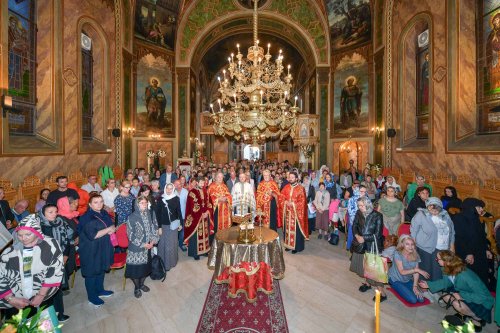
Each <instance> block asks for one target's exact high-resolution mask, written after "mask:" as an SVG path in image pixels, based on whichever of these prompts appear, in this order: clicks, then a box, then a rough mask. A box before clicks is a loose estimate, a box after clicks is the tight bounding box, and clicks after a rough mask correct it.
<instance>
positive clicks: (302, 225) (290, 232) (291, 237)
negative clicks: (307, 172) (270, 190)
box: [281, 184, 309, 250]
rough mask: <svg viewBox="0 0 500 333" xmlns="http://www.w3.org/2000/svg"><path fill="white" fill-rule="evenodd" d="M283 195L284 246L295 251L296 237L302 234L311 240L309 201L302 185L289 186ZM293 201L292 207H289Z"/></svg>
mask: <svg viewBox="0 0 500 333" xmlns="http://www.w3.org/2000/svg"><path fill="white" fill-rule="evenodd" d="M281 195H282V214H283V215H282V216H283V229H284V230H283V231H284V237H285V239H284V246H285V247H286V248H288V249H291V250H295V245H296V235H297V233H298V232H300V233H301V234H302V235H303V236H304V238H305V239H309V225H308V221H307V200H306V198H307V197H306V191H305V189H304V187H302V185H299V184H296V185H295V186H292V185H291V184H287V185H286V186H285V187H284V188H283V190H281ZM287 201H291V202H292V205H291V206H289V205H287Z"/></svg>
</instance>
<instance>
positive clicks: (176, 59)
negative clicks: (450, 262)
mask: <svg viewBox="0 0 500 333" xmlns="http://www.w3.org/2000/svg"><path fill="white" fill-rule="evenodd" d="M255 1H256V0H114V1H113V0H80V1H76V0H64V1H57V0H38V1H35V0H4V1H1V2H0V103H1V104H0V110H1V112H2V116H1V117H0V138H1V139H0V142H1V144H0V187H1V188H2V189H3V191H4V194H5V198H4V199H5V200H7V201H8V202H9V204H10V207H14V206H16V203H17V202H18V201H19V200H22V199H26V200H28V202H29V205H28V208H27V210H29V211H30V212H31V213H35V204H36V202H37V201H38V199H39V196H40V191H41V190H42V189H45V188H48V189H50V190H54V189H56V187H57V184H56V182H57V179H58V177H60V176H62V175H65V176H67V178H68V181H69V182H74V183H76V184H77V186H78V187H80V186H82V185H83V184H85V183H87V179H88V178H89V176H91V175H94V176H97V178H98V182H100V179H101V177H102V173H101V170H102V167H105V166H107V167H109V169H110V170H112V172H113V174H114V178H115V179H117V180H120V179H123V178H125V176H126V173H127V170H129V169H132V170H133V169H136V168H145V169H146V172H148V173H149V172H151V173H154V171H155V170H162V169H164V168H165V167H166V166H167V165H171V166H173V168H174V169H176V167H178V166H182V165H184V166H186V165H188V166H190V167H191V168H193V167H195V166H199V165H200V164H201V165H202V166H203V165H205V166H207V165H209V166H214V171H215V168H217V167H218V168H221V167H222V166H224V167H226V166H227V167H229V166H231V165H232V164H231V163H236V162H237V161H262V163H264V161H274V162H276V163H278V164H280V163H283V162H284V161H286V162H287V165H288V164H289V165H290V166H293V167H295V168H296V169H297V170H300V172H311V171H317V170H322V167H323V166H327V167H328V168H329V170H330V172H331V173H332V175H336V176H337V177H340V175H342V174H343V173H344V172H348V171H349V172H350V170H352V169H353V168H354V169H355V170H357V172H359V174H362V173H364V170H368V172H370V173H371V174H372V175H373V178H374V179H375V178H376V176H378V174H383V175H384V176H387V175H391V176H392V177H393V179H394V181H395V182H396V183H397V184H399V185H398V186H400V187H401V189H402V192H404V191H405V190H406V188H407V186H408V185H409V184H411V183H412V182H414V181H415V178H416V177H417V176H422V177H425V182H426V183H428V184H430V186H432V188H433V190H432V192H433V196H435V197H441V195H442V194H443V193H445V188H446V187H449V186H453V187H454V188H455V189H456V191H457V192H458V196H459V197H460V198H461V199H465V198H468V197H474V198H478V199H480V200H482V202H483V206H484V209H485V210H486V211H488V212H489V213H491V216H493V217H495V218H493V217H492V218H491V219H489V220H488V221H486V220H481V221H482V222H483V223H484V228H483V229H484V231H485V232H484V234H485V237H486V238H487V240H488V243H489V244H490V245H491V249H490V250H491V252H492V253H493V254H494V255H495V254H497V249H496V247H495V246H496V245H495V244H496V243H495V231H496V228H495V221H496V219H497V218H498V217H499V216H500V0H488V1H486V0H484V1H471V0H447V1H433V0H420V1H409V0H324V1H323V0H258V1H256V2H255ZM257 39H258V40H257ZM252 48H253V49H252ZM240 50H241V53H240ZM247 50H248V51H247ZM251 50H253V51H255V55H258V57H259V59H258V60H255V62H253V58H252V57H251V55H250V54H251ZM253 51H252V52H253ZM247 53H248V59H249V61H250V62H252V63H254V64H256V65H254V67H253V68H257V67H259V66H261V65H262V64H263V63H269V62H272V64H273V65H272V66H274V67H272V68H273V70H272V71H271V70H269V71H268V70H267V69H264V70H263V71H264V73H263V72H262V71H260V72H258V71H257V70H256V71H255V72H253V71H251V72H250V71H248V70H247V71H246V72H245V71H244V70H241V69H240V68H241V67H243V64H242V62H241V60H238V59H240V58H238V56H239V55H242V56H243V57H247ZM268 56H269V57H270V58H268ZM245 59H246V58H245ZM245 59H244V60H245ZM269 59H271V60H269ZM245 61H246V60H245ZM245 66H246V65H245ZM262 66H263V65H262ZM281 67H282V68H281ZM245 68H247V67H245ZM259 68H260V67H259ZM262 68H264V67H262ZM269 68H271V67H269ZM278 68H281V69H279V70H278ZM245 70H246V69H245ZM233 71H235V72H236V73H237V75H236V76H238V75H241V76H245V75H246V76H247V77H246V78H245V79H241V78H239V79H237V78H236V76H234V75H233ZM276 71H277V72H278V74H276ZM497 72H498V73H497ZM256 75H258V80H253V79H255V77H256ZM261 75H262V76H261ZM273 75H278V76H280V75H281V77H283V78H284V79H283V81H282V79H281V78H280V80H279V82H280V85H279V86H278V85H276V86H273V85H272V84H268V85H266V83H262V82H264V81H266V80H268V78H269V77H272V76H273ZM497 76H498V78H497ZM226 77H228V78H229V81H228V80H227V79H226ZM240 79H241V80H240ZM252 80H253V81H252ZM242 82H243V83H242ZM245 82H246V83H247V84H248V85H249V87H250V83H249V82H253V83H252V84H254V85H259V87H260V85H262V86H263V87H265V88H259V89H258V90H252V91H251V92H250V93H249V92H248V91H246V92H245V88H246V87H242V86H240V84H245ZM256 82H257V83H256ZM266 82H267V81H266ZM269 82H270V81H269ZM232 84H235V86H234V87H233V86H231V85H232ZM261 89H265V91H263V90H261ZM237 92H238V95H237ZM233 93H234V96H233ZM259 93H260V94H259ZM259 99H260V102H259ZM264 100H265V101H266V103H265V104H264ZM252 103H254V104H252ZM252 105H256V106H252ZM239 106H241V108H240V109H238V107H239ZM248 107H249V108H250V109H248ZM252 107H253V112H254V114H250V113H251V111H248V110H251V109H252ZM280 108H282V109H280ZM234 110H236V111H234ZM238 110H239V111H238ZM238 112H239V113H238ZM245 112H247V113H248V115H246V116H247V117H248V119H246V122H245V121H241V119H240V115H241V114H244V113H245ZM273 112H277V116H276V115H275V114H274V113H273ZM273 115H274V116H273ZM231 117H233V118H231ZM241 117H243V116H241ZM252 117H254V118H252ZM287 117H290V118H287ZM235 119H236V120H235ZM240 121H241V122H240ZM250 122H253V125H252V126H250V125H245V124H249V123H250ZM242 127H243V130H242ZM235 161H236V162H235ZM252 163H253V162H252ZM346 170H348V171H346ZM154 177H155V175H154V174H153V175H152V178H154ZM318 177H319V175H318ZM417 178H418V177H417ZM256 181H257V179H256ZM340 185H342V184H340ZM117 186H118V185H117ZM103 188H104V187H103ZM256 188H257V187H255V189H256ZM161 190H163V188H162V189H161ZM401 194H402V195H403V193H401ZM2 199H3V198H0V200H2ZM406 204H407V202H406ZM424 208H425V206H424ZM261 228H262V227H261ZM198 232H199V231H198ZM278 233H279V234H280V236H279V237H280V238H284V237H286V235H284V234H282V231H281V230H280V231H279V232H278ZM282 235H283V236H282ZM320 235H321V234H320ZM325 235H326V233H325ZM346 238H347V236H346V235H344V234H343V233H341V234H340V243H339V244H338V245H337V246H332V245H331V244H329V242H325V241H321V240H319V239H318V234H317V233H312V234H311V235H310V238H309V239H308V241H306V242H305V250H304V251H303V252H302V253H297V254H292V253H291V252H283V253H282V255H283V256H284V262H285V265H286V274H285V276H284V278H283V279H280V281H279V286H278V287H276V286H275V287H274V295H275V296H276V297H277V299H273V297H271V296H269V302H268V303H265V302H264V301H262V300H260V301H262V303H260V304H261V305H262V304H265V305H262V306H263V307H265V308H266V309H267V308H269V309H274V308H279V309H282V311H281V312H280V311H276V312H271V314H270V318H271V319H269V320H270V321H272V322H273V325H271V326H270V327H274V328H272V329H270V330H266V329H261V330H259V329H250V328H247V329H246V330H245V329H243V328H242V327H246V326H248V325H245V324H244V323H240V322H237V320H236V319H235V318H239V317H240V316H239V315H234V314H233V317H231V316H230V315H227V316H226V315H224V316H223V315H222V314H218V315H214V314H213V313H211V312H210V309H209V307H210V297H208V296H207V295H209V294H210V293H212V292H216V290H215V289H216V287H217V286H218V285H217V284H212V282H211V279H212V276H213V271H212V270H210V269H208V268H207V266H206V264H207V260H208V259H207V258H205V257H203V256H202V257H201V260H200V261H195V260H192V258H190V257H188V255H187V254H186V253H187V252H180V249H179V263H178V264H177V267H176V268H174V269H172V270H170V271H169V272H168V273H167V275H166V276H167V277H166V279H165V281H164V282H160V281H150V283H149V287H150V288H151V290H152V292H150V293H147V294H146V293H144V294H143V296H142V297H141V298H139V299H136V298H134V297H133V294H132V288H133V286H132V283H131V282H130V280H127V282H126V284H125V283H124V281H125V278H124V275H123V270H112V272H110V273H108V274H106V280H105V284H106V287H107V288H109V289H111V290H114V292H115V295H114V297H111V298H109V299H106V304H105V305H104V306H102V307H100V308H98V309H95V308H93V307H90V306H89V305H88V302H87V297H86V292H85V283H84V279H83V278H82V276H81V275H80V274H79V273H77V274H76V277H75V278H74V280H73V282H72V284H73V286H72V287H71V288H69V291H66V292H65V296H64V303H65V313H66V314H68V315H69V316H70V317H71V319H69V320H68V321H67V322H65V323H64V325H63V327H62V331H63V332H85V331H86V332H137V331H144V332H172V333H173V332H186V333H187V332H200V333H202V332H214V333H215V332H261V333H264V332H273V333H281V332H283V333H284V332H293V333H300V332H304V333H315V332H318V333H319V332H367V333H368V332H375V333H379V332H445V330H444V328H443V326H442V325H441V321H442V320H443V318H444V316H445V315H451V314H453V313H454V311H453V308H452V307H451V308H449V309H444V308H441V307H440V305H439V302H437V300H435V301H434V302H432V303H431V304H426V305H425V306H417V307H413V306H410V307H409V306H405V305H403V303H402V302H401V301H400V300H399V299H398V298H396V297H395V296H394V295H393V294H391V293H389V292H388V293H387V294H388V299H387V301H384V302H383V303H378V302H376V303H377V304H378V305H377V306H376V307H378V312H377V311H375V313H376V315H374V301H373V300H372V297H374V298H375V296H373V295H375V294H374V293H373V292H368V293H360V292H359V291H358V287H359V284H360V283H362V278H360V277H358V276H357V275H355V274H354V273H353V272H351V271H350V270H349V265H350V256H351V254H350V253H349V248H348V247H346V245H345V242H346ZM325 239H326V236H325ZM261 240H262V236H261ZM417 245H418V244H417ZM214 260H215V259H214ZM0 270H1V267H0ZM148 281H149V280H148ZM272 283H273V282H271V284H272ZM274 283H275V284H276V283H277V282H274ZM70 284H71V283H70ZM273 286H274V285H273ZM0 289H1V288H0ZM373 289H376V288H375V287H374V288H373ZM258 295H260V296H257V297H258V298H259V297H264V296H262V295H264V294H263V293H262V292H260V291H259V294H258ZM377 296H378V295H377ZM265 299H266V300H267V295H265ZM238 300H239V299H238ZM231 301H232V300H231V298H227V302H231ZM266 302H267V301H266ZM274 302H276V303H274ZM238 304H239V305H238V306H236V308H237V310H234V311H238V313H240V312H241V313H243V312H245V311H255V313H257V312H258V311H259V307H260V305H259V306H257V305H256V304H257V303H251V302H246V303H245V302H244V301H243V302H242V303H241V302H240V303H238ZM0 308H1V306H0ZM490 309H491V308H490ZM495 311H496V310H495ZM278 312H279V313H278ZM499 313H500V312H499ZM210 315H212V316H214V317H213V318H217V319H213V320H214V321H213V325H212V326H210V325H208V326H210V327H208V326H203V324H202V321H203V318H204V316H210ZM255 316H257V314H255ZM247 317H252V315H248V316H247ZM210 318H212V317H210ZM220 320H222V321H228V322H229V323H231V325H232V326H231V325H226V326H224V325H222V326H221V325H220V323H219V322H218V321H220ZM233 320H234V324H233ZM499 323H500V319H499ZM499 325H500V324H499ZM215 327H224V328H221V329H220V330H217V331H216V330H215ZM238 327H240V329H241V330H238ZM258 327H260V326H258ZM233 329H234V330H233ZM482 330H483V331H484V332H496V331H497V326H496V323H495V321H494V320H493V321H492V323H490V324H487V325H486V326H484V327H482ZM446 332H448V331H446ZM450 332H451V331H450ZM471 332H472V331H471Z"/></svg>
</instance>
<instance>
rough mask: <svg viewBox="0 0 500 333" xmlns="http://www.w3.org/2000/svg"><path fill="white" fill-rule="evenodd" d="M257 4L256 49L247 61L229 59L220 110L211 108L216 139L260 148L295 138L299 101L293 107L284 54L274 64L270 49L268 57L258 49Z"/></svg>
mask: <svg viewBox="0 0 500 333" xmlns="http://www.w3.org/2000/svg"><path fill="white" fill-rule="evenodd" d="M257 4H258V0H254V11H253V43H254V44H253V46H250V47H249V48H248V54H247V57H246V58H243V54H242V53H241V52H240V45H239V44H237V45H236V46H237V48H238V53H237V54H236V56H235V55H234V54H233V53H232V54H231V56H230V57H229V58H228V62H229V67H228V70H227V71H226V70H225V69H224V70H223V71H222V73H223V77H222V79H221V77H218V80H219V92H220V94H221V97H220V98H219V99H218V100H217V102H218V110H214V106H213V104H210V109H211V111H212V115H211V116H212V119H213V123H214V132H215V135H220V136H227V137H230V138H234V139H235V140H240V139H243V140H244V141H246V142H251V143H253V144H258V143H262V142H265V141H266V140H268V139H273V138H277V137H279V138H280V139H283V138H285V137H286V136H288V135H291V136H292V137H293V136H294V135H295V127H296V126H295V125H296V122H297V114H298V113H300V108H299V107H297V97H295V99H294V105H293V106H291V105H290V104H289V102H290V91H291V88H292V84H291V81H292V75H291V74H290V68H291V66H290V65H288V68H287V69H288V71H287V73H286V74H285V72H284V67H283V55H282V51H281V50H280V51H279V54H278V56H277V58H276V60H274V61H271V58H272V56H271V54H270V53H269V52H270V48H271V44H267V53H265V54H264V48H262V47H260V46H259V40H258V37H257V26H258V23H257V22H258V21H257Z"/></svg>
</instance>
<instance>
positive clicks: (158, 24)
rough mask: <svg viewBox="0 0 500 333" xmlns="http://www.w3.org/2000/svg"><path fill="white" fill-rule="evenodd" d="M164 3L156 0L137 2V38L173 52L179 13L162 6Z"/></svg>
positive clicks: (138, 0)
mask: <svg viewBox="0 0 500 333" xmlns="http://www.w3.org/2000/svg"><path fill="white" fill-rule="evenodd" d="M162 3H163V2H162V1H156V0H137V3H136V9H135V36H136V37H138V38H140V39H142V40H146V41H149V42H151V43H154V44H156V45H159V46H163V47H165V48H167V49H169V50H173V49H174V45H175V29H176V19H175V18H176V17H177V13H176V12H175V11H173V10H171V9H168V8H167V7H166V6H162Z"/></svg>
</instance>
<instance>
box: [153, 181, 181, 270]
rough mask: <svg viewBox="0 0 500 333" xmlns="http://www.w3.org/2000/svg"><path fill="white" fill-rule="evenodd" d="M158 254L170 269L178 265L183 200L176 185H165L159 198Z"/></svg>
mask: <svg viewBox="0 0 500 333" xmlns="http://www.w3.org/2000/svg"><path fill="white" fill-rule="evenodd" d="M157 206H158V210H157V212H158V228H159V229H158V233H159V234H160V242H159V243H158V255H159V256H160V257H161V259H162V260H163V263H164V264H165V269H166V270H167V271H168V270H170V269H171V268H172V267H175V265H177V260H178V252H177V250H178V248H177V245H178V237H179V231H178V230H179V228H181V226H180V220H181V219H182V211H181V202H180V199H179V197H178V196H177V195H176V194H175V190H174V185H173V184H167V185H165V191H164V193H163V195H162V197H161V198H160V200H158V204H157Z"/></svg>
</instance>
